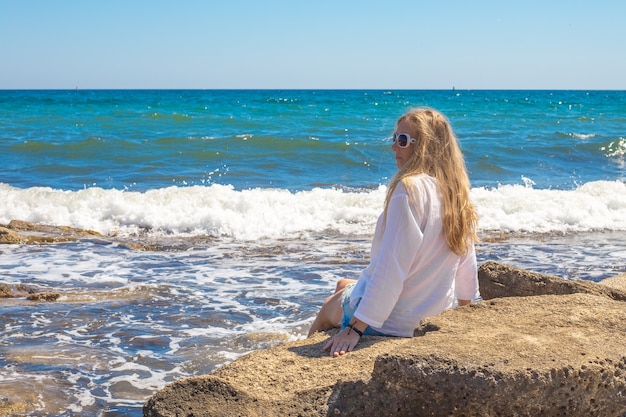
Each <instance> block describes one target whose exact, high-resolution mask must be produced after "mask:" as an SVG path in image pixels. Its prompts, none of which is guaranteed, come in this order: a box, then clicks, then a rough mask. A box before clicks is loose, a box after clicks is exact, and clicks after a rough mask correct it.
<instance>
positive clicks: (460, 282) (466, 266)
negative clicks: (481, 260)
mask: <svg viewBox="0 0 626 417" xmlns="http://www.w3.org/2000/svg"><path fill="white" fill-rule="evenodd" d="M455 293H456V294H455V295H456V298H457V299H459V300H474V299H476V298H478V297H480V291H479V288H478V266H477V263H476V252H475V250H474V245H472V247H471V248H470V250H469V251H468V252H467V254H466V255H464V256H462V257H461V260H460V262H459V268H458V269H457V272H456V276H455Z"/></svg>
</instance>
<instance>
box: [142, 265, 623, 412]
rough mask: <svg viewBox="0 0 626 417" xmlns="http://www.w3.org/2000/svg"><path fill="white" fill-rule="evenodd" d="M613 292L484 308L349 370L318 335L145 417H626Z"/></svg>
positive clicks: (513, 300)
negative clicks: (324, 347)
mask: <svg viewBox="0 0 626 417" xmlns="http://www.w3.org/2000/svg"><path fill="white" fill-rule="evenodd" d="M487 267H495V265H487ZM500 271H501V272H502V273H504V272H507V271H508V273H513V271H514V268H510V267H505V268H503V269H501V270H500ZM483 272H484V271H483ZM593 285H598V286H599V285H600V284H593ZM537 288H538V289H542V288H545V286H542V285H539V286H537ZM604 288H608V287H607V286H605V287H603V288H601V290H602V291H604ZM622 290H623V288H622ZM602 291H600V292H598V293H597V294H596V293H593V292H592V293H588V292H586V293H575V292H574V293H567V294H566V295H541V296H524V297H507V298H497V299H492V300H488V301H483V302H480V303H474V304H472V305H470V306H468V307H463V308H458V309H454V310H448V311H446V312H444V313H442V314H440V315H439V316H437V317H433V318H430V319H428V320H426V321H425V322H424V324H423V326H422V327H421V329H419V331H417V332H416V337H414V338H412V339H406V338H385V337H364V338H363V340H362V341H361V342H360V343H359V345H358V347H357V349H356V350H355V351H353V352H351V353H349V354H347V355H345V356H343V357H339V358H331V357H329V356H328V355H327V353H326V352H323V350H322V347H323V346H324V344H325V342H326V340H327V339H328V335H327V334H324V333H318V334H316V335H315V336H314V337H313V338H310V339H307V340H302V341H298V342H293V343H287V344H285V345H282V346H279V347H276V348H273V349H268V350H262V351H257V352H253V353H251V354H249V355H247V356H244V357H242V358H240V359H239V360H236V361H235V362H233V363H231V364H229V365H226V366H224V367H222V368H220V369H218V370H217V371H215V372H213V373H212V374H211V375H205V376H197V377H192V378H187V379H183V380H181V381H178V382H175V383H173V384H171V385H169V386H167V387H166V388H164V389H163V390H161V391H160V392H158V393H156V394H155V395H154V396H153V397H152V398H151V399H150V400H149V401H148V402H147V403H146V404H145V406H144V416H147V417H156V416H162V417H166V416H167V417H170V416H179V417H180V416H195V417H199V416H334V415H340V416H369V415H381V414H383V415H386V416H416V415H418V416H585V417H587V416H609V417H610V416H614V417H617V416H626V344H625V342H624V340H626V305H625V303H624V302H623V301H618V300H617V299H615V298H614V297H611V296H610V295H607V294H604V293H603V292H602ZM617 291H618V292H619V291H620V290H619V289H617ZM539 293H541V292H539Z"/></svg>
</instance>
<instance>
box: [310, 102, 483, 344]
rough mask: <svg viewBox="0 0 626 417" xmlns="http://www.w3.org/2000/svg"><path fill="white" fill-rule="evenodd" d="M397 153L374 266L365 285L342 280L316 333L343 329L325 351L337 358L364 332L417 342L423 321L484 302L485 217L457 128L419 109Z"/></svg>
mask: <svg viewBox="0 0 626 417" xmlns="http://www.w3.org/2000/svg"><path fill="white" fill-rule="evenodd" d="M391 149H392V150H393V151H394V153H395V159H396V165H397V167H398V172H397V173H396V174H395V176H394V177H393V178H392V179H391V181H390V183H389V187H388V190H387V197H386V199H385V206H384V211H383V213H382V214H381V216H380V218H379V219H378V223H377V225H376V230H375V232H374V238H373V241H372V248H371V259H370V264H369V266H368V267H367V268H366V269H364V270H363V272H362V273H361V275H360V277H359V279H358V280H356V281H355V280H350V279H341V280H339V282H338V283H337V288H336V292H335V294H334V295H332V296H330V297H328V298H327V299H326V300H325V301H324V304H323V306H322V308H321V309H320V311H319V313H318V315H317V317H316V319H315V321H314V322H313V324H312V325H311V329H310V331H309V336H310V335H312V334H313V333H315V332H317V331H320V330H328V329H331V328H334V327H341V328H342V329H341V330H340V331H339V333H337V334H336V335H335V336H334V337H332V338H331V339H330V340H329V341H328V343H327V344H326V346H325V348H324V349H325V350H327V351H329V352H330V355H331V356H340V355H343V354H345V353H346V352H349V351H351V350H352V349H354V347H355V346H356V345H357V343H358V342H359V340H360V338H361V337H362V336H363V335H390V336H401V337H412V336H413V332H414V329H415V328H416V327H418V325H419V322H420V320H422V319H423V318H425V317H429V316H433V315H436V314H439V313H440V312H442V311H444V310H446V309H448V308H451V307H453V306H454V305H455V301H457V302H458V305H460V306H463V305H467V304H469V303H470V302H471V300H473V299H475V298H478V297H479V291H478V277H477V266H476V254H475V252H474V242H476V241H477V240H478V239H477V234H476V224H477V215H476V211H475V209H474V206H473V205H472V203H471V202H470V198H469V192H470V183H469V178H468V176H467V172H466V169H465V161H464V159H463V154H462V153H461V149H460V147H459V144H458V142H457V139H456V137H455V135H454V132H453V131H452V128H451V126H450V123H449V122H448V120H447V119H446V117H445V116H443V115H442V114H441V113H439V112H438V111H436V110H433V109H427V108H426V109H413V110H411V111H409V112H408V113H406V114H405V115H403V116H402V117H400V118H399V119H398V122H397V124H396V131H395V132H394V134H393V145H392V147H391Z"/></svg>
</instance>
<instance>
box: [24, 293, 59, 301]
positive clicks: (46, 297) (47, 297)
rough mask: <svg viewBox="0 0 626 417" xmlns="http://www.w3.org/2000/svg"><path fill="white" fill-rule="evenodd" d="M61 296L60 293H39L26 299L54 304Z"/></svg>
mask: <svg viewBox="0 0 626 417" xmlns="http://www.w3.org/2000/svg"><path fill="white" fill-rule="evenodd" d="M60 296H61V294H59V293H58V292H38V293H34V294H31V295H29V296H28V297H26V299H27V300H30V301H45V302H52V301H56V300H57V299H58V298H59V297H60Z"/></svg>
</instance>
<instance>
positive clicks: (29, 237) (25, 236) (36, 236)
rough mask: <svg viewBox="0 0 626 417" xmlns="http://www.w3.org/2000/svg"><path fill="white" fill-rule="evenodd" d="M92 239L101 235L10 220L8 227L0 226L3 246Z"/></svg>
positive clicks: (0, 240)
mask: <svg viewBox="0 0 626 417" xmlns="http://www.w3.org/2000/svg"><path fill="white" fill-rule="evenodd" d="M93 237H102V235H101V234H99V233H98V232H94V231H91V230H83V229H76V228H73V227H69V226H50V225H44V224H37V223H30V222H25V221H21V220H12V221H11V222H10V223H9V224H8V225H0V243H5V244H21V245H23V244H43V243H62V242H72V241H74V240H77V239H84V238H93Z"/></svg>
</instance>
